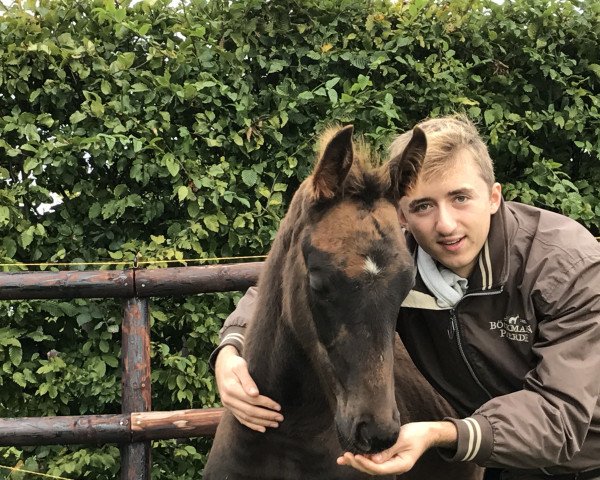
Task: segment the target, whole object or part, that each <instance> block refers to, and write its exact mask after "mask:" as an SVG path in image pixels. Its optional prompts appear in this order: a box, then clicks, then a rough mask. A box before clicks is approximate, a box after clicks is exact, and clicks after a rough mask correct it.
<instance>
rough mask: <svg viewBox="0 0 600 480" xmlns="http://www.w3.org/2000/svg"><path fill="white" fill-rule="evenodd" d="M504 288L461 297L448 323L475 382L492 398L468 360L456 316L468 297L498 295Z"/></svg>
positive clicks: (450, 335) (449, 330)
mask: <svg viewBox="0 0 600 480" xmlns="http://www.w3.org/2000/svg"><path fill="white" fill-rule="evenodd" d="M503 289H504V288H503V287H500V288H499V289H498V290H494V291H489V292H479V293H468V294H467V295H465V296H464V297H463V298H461V299H460V300H459V301H458V303H457V304H456V305H454V308H452V309H451V310H450V325H448V337H450V339H452V338H454V336H455V335H456V344H457V346H458V351H459V352H460V356H461V357H462V359H463V362H465V365H466V366H467V369H468V370H469V373H470V374H471V377H473V380H475V383H476V384H477V385H479V388H481V389H482V390H483V391H484V392H485V394H486V395H487V396H488V397H489V398H490V399H492V398H493V396H492V395H491V394H490V392H488V390H487V388H485V387H484V386H483V384H482V383H481V381H480V380H479V378H477V375H475V371H474V370H473V367H472V366H471V364H470V363H469V361H468V360H467V355H466V354H465V351H464V350H463V346H462V342H461V339H460V332H459V330H458V319H457V318H456V309H457V307H458V305H459V303H460V302H462V301H463V300H464V299H465V298H467V297H482V296H485V295H496V294H498V293H502V290H503Z"/></svg>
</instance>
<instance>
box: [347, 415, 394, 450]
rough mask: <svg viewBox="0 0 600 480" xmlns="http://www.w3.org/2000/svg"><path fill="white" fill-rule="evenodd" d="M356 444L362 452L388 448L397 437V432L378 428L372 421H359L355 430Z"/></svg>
mask: <svg viewBox="0 0 600 480" xmlns="http://www.w3.org/2000/svg"><path fill="white" fill-rule="evenodd" d="M354 438H355V441H356V446H357V447H358V449H359V450H360V451H362V453H376V452H381V451H383V450H387V449H388V448H390V447H391V446H392V445H394V443H396V440H397V438H398V432H397V431H396V432H393V433H390V431H389V430H387V431H386V430H384V429H381V428H379V426H378V425H377V424H376V423H374V422H359V423H358V424H357V426H356V430H355V437H354Z"/></svg>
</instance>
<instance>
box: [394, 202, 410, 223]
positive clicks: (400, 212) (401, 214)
mask: <svg viewBox="0 0 600 480" xmlns="http://www.w3.org/2000/svg"><path fill="white" fill-rule="evenodd" d="M403 200H404V201H403ZM404 208H406V198H404V197H403V198H401V199H400V201H399V202H398V206H397V207H396V212H397V213H398V221H399V222H400V226H402V227H404V228H407V227H408V220H407V219H406V215H404Z"/></svg>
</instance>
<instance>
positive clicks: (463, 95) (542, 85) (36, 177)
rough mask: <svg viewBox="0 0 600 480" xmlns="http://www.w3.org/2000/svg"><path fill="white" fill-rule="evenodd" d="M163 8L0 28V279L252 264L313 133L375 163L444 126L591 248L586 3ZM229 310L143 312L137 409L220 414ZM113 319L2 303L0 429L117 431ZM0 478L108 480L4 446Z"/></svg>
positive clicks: (592, 108)
mask: <svg viewBox="0 0 600 480" xmlns="http://www.w3.org/2000/svg"><path fill="white" fill-rule="evenodd" d="M116 3H121V4H122V5H120V6H118V5H117V6H115V4H116ZM170 3H172V2H170V1H167V0H158V1H153V0H146V1H140V2H138V3H136V4H135V5H129V4H128V3H127V2H114V1H113V0H106V1H91V0H80V1H78V2H76V1H74V0H52V1H51V0H38V1H27V0H23V1H21V2H14V5H12V6H10V7H7V8H6V11H5V12H2V13H1V15H2V17H1V18H0V132H1V135H0V228H1V233H2V235H1V239H0V260H1V263H3V264H12V263H18V262H46V261H50V262H93V261H98V260H104V259H109V260H110V259H112V260H113V261H115V262H120V261H128V262H130V261H131V260H132V259H133V257H134V256H135V254H136V253H138V252H139V253H140V254H141V255H142V259H147V260H181V259H184V258H212V257H223V256H242V255H259V254H264V253H266V252H267V250H268V247H269V244H270V242H271V239H272V238H273V234H274V231H275V229H276V227H277V224H278V221H279V219H280V218H281V216H282V215H283V213H284V210H285V205H286V204H287V202H288V201H289V198H290V196H291V194H292V193H293V191H294V190H295V188H296V186H297V185H298V183H299V181H300V180H301V179H302V178H304V177H305V176H306V174H307V172H308V171H309V169H310V167H311V164H312V160H313V139H314V135H315V132H318V131H319V130H320V129H321V128H323V126H324V125H326V124H327V123H331V122H340V123H353V124H354V125H355V126H356V130H357V131H358V132H361V133H363V134H364V135H365V136H366V137H367V138H368V139H369V140H370V141H371V142H372V143H373V144H374V145H375V146H376V147H377V148H379V149H380V150H381V151H382V152H384V147H385V145H387V143H388V142H389V140H390V139H391V138H392V137H393V135H395V134H397V133H398V132H400V131H402V130H404V129H406V128H409V127H410V126H411V125H413V124H414V123H415V122H416V121H418V120H420V119H423V118H424V117H426V116H429V115H440V114H445V113H450V112H455V111H459V112H465V113H467V114H468V115H469V116H471V117H472V118H473V119H474V120H475V121H476V122H477V123H478V124H479V127H480V129H481V131H482V133H483V134H484V135H485V137H486V139H488V140H489V145H490V149H491V154H492V157H493V158H494V159H495V162H496V168H497V174H498V177H499V180H500V181H501V182H503V183H504V184H505V192H506V195H507V197H509V198H518V199H521V200H522V201H525V202H528V203H534V204H537V205H541V206H546V207H549V208H552V209H554V210H557V211H562V212H565V213H566V214H568V215H570V216H572V217H573V218H575V219H577V220H579V221H581V222H582V223H584V224H586V225H587V226H588V227H590V228H591V229H592V230H593V231H594V232H595V233H596V234H598V232H599V228H600V200H599V198H600V195H599V193H600V192H599V187H600V182H599V179H600V163H599V160H600V156H599V152H600V148H599V147H600V144H599V142H600V140H599V139H600V114H599V113H598V108H599V100H600V97H599V92H600V58H599V55H600V53H599V49H598V47H597V39H598V38H600V22H599V21H598V20H599V16H600V4H599V3H598V2H596V1H594V0H584V1H560V0H548V1H541V0H517V1H512V2H510V1H506V2H505V3H504V4H503V5H497V4H495V3H493V2H491V1H487V0H486V1H466V0H454V1H441V0H440V1H435V2H428V1H425V0H413V1H410V2H408V3H404V2H397V3H394V4H389V3H384V2H380V1H370V2H355V1H354V0H352V1H348V0H341V1H340V0H318V1H316V0H299V1H298V0H296V1H288V0H278V1H265V0H245V1H234V2H225V1H217V0H214V1H208V0H207V1H200V0H191V1H185V2H184V3H181V4H180V5H179V6H176V7H174V6H169V4H170ZM56 199H59V200H58V202H59V203H57V204H55V205H54V206H53V207H52V208H50V209H48V207H43V205H44V204H49V203H56ZM42 268H49V267H42ZM52 268H56V267H52ZM72 268H80V267H72ZM102 268H122V265H114V266H103V267H102ZM3 269H4V270H15V267H6V266H5V267H3ZM232 308H233V298H232V296H231V295H224V294H223V295H207V296H202V297H190V298H187V299H168V300H161V301H155V302H153V306H152V320H153V331H152V339H153V344H152V345H153V405H154V408H156V409H164V410H169V409H179V408H190V407H200V406H213V405H215V404H216V402H217V398H216V392H215V387H214V383H213V379H212V376H211V375H210V373H209V372H208V367H207V357H208V353H209V352H210V350H211V349H212V348H213V346H214V344H215V342H216V341H217V335H218V329H219V327H220V325H221V323H222V320H223V318H224V317H225V316H226V314H227V312H228V311H230V310H231V309H232ZM121 315H122V307H121V305H120V304H119V303H118V302H114V301H73V302H55V301H35V302H2V303H0V318H1V319H2V320H0V322H1V323H0V364H1V365H2V375H1V376H0V382H1V383H2V387H1V388H0V414H1V415H2V416H3V417H14V416H39V415H51V414H88V413H114V412H118V411H119V409H120V401H119V389H120V386H119V368H118V358H119V349H120V346H119V340H120V332H119V328H120V318H121ZM206 451H207V442H206V441H205V440H190V441H182V442H157V443H156V444H155V449H154V450H153V459H154V474H153V478H155V479H160V480H163V479H178V480H185V479H197V478H199V475H200V473H199V472H200V471H201V469H202V465H203V461H204V458H205V453H206ZM0 463H2V464H4V465H7V464H8V465H16V464H19V465H21V464H22V465H23V466H24V468H28V469H30V470H39V471H41V472H46V473H51V474H54V475H64V476H66V477H70V478H90V479H94V480H103V479H113V478H115V476H116V475H117V473H116V472H117V471H118V451H117V449H116V447H112V446H111V447H103V448H99V449H95V448H81V449H78V448H67V447H41V448H35V449H33V448H32V449H16V448H8V449H3V450H1V451H0ZM19 475H20V476H19ZM10 478H15V479H17V478H34V477H27V476H26V475H23V474H15V473H13V474H12V476H11V477H10Z"/></svg>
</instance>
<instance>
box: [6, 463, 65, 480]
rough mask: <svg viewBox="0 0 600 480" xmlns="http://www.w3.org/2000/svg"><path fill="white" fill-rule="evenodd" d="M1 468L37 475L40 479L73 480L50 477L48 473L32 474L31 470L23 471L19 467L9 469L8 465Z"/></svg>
mask: <svg viewBox="0 0 600 480" xmlns="http://www.w3.org/2000/svg"><path fill="white" fill-rule="evenodd" d="M0 468H5V469H6V470H11V471H13V472H22V473H30V474H31V475H37V476H39V477H46V478H54V479H57V480H71V479H70V478H67V477H58V476H56V475H49V474H47V473H39V472H32V471H31V470H23V469H22V468H18V467H7V466H6V465H0Z"/></svg>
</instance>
